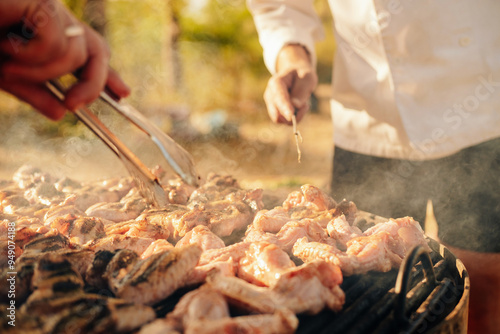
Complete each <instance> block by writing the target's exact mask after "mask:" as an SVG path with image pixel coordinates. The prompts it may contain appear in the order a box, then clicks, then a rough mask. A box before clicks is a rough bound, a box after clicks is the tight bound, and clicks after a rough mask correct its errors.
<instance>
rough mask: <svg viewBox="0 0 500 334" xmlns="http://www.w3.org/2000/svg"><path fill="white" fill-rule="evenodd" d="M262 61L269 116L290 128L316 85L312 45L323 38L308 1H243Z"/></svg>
mask: <svg viewBox="0 0 500 334" xmlns="http://www.w3.org/2000/svg"><path fill="white" fill-rule="evenodd" d="M247 5H248V8H249V10H250V12H251V13H252V15H253V18H254V22H255V26H256V28H257V31H258V33H259V40H260V43H261V45H262V48H263V49H264V61H265V64H266V66H267V68H268V69H269V71H270V72H271V74H273V76H272V77H271V79H270V80H269V82H268V85H267V88H266V91H265V93H264V100H265V102H266V105H267V108H268V112H269V116H270V117H271V120H273V121H274V122H277V123H287V124H291V119H292V115H293V113H294V112H295V113H296V115H297V120H300V119H302V117H303V116H304V115H305V113H306V112H307V110H308V109H309V106H308V103H307V102H308V100H309V97H310V95H311V93H312V92H313V90H314V88H315V87H316V84H317V75H316V72H315V63H316V55H315V49H314V44H315V42H316V41H317V40H319V39H320V38H322V37H323V30H322V26H321V22H320V20H319V18H318V16H317V14H316V12H315V10H314V6H313V1H311V0H284V1H283V0H279V1H278V0H247Z"/></svg>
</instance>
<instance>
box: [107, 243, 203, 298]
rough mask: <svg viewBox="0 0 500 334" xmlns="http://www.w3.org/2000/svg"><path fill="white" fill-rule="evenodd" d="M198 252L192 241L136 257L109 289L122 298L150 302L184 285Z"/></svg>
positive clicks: (165, 296) (199, 253) (194, 264)
mask: <svg viewBox="0 0 500 334" xmlns="http://www.w3.org/2000/svg"><path fill="white" fill-rule="evenodd" d="M200 255H201V248H200V247H199V246H196V245H189V246H186V247H183V248H179V249H177V248H174V249H172V250H170V251H166V252H163V253H157V254H153V255H152V256H150V257H148V258H147V259H144V260H140V261H138V262H137V263H136V264H135V265H134V267H133V268H132V269H131V270H130V271H129V272H128V273H127V274H126V275H125V276H124V277H123V279H121V280H120V281H119V282H117V284H116V285H114V286H112V287H111V288H112V291H113V292H114V293H115V295H116V296H118V297H120V298H123V299H125V300H128V301H131V302H132V301H133V302H139V303H142V304H147V305H152V304H154V303H156V302H159V301H160V300H162V299H165V298H167V297H168V296H170V295H171V294H172V293H173V292H174V291H175V290H177V289H178V288H180V287H182V286H184V284H185V279H186V277H187V276H188V275H189V272H190V271H191V270H192V269H193V268H194V267H195V266H196V264H197V263H198V260H199V258H200Z"/></svg>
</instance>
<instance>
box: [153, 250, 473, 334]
mask: <svg viewBox="0 0 500 334" xmlns="http://www.w3.org/2000/svg"><path fill="white" fill-rule="evenodd" d="M429 244H430V246H431V248H432V249H433V251H432V253H430V254H428V253H427V252H424V253H425V254H422V252H419V249H417V248H416V249H415V250H414V252H412V253H411V254H410V255H409V256H408V257H407V258H406V259H405V261H404V263H403V265H402V268H401V269H400V271H399V273H398V271H396V270H393V271H390V272H387V273H379V272H372V273H368V274H364V275H354V276H349V277H345V278H344V282H343V283H342V286H341V287H342V289H343V290H344V292H345V294H346V300H345V304H344V308H343V309H342V311H340V312H337V313H334V312H332V311H330V310H328V309H324V310H323V311H322V312H320V313H319V314H316V315H314V316H309V315H299V316H298V318H299V327H298V329H297V331H296V333H297V334H320V333H321V334H335V333H342V334H363V333H370V334H372V333H374V334H384V333H428V332H429V331H430V330H432V329H435V328H436V326H438V325H439V324H440V323H441V322H442V321H443V319H445V317H446V316H447V315H448V314H449V313H450V312H451V311H452V310H453V309H454V308H455V306H456V305H457V304H458V302H459V301H460V299H461V297H462V295H463V293H464V278H465V277H464V276H463V273H462V272H459V268H457V264H456V259H455V257H454V256H453V255H452V254H451V253H449V251H447V250H445V252H448V253H449V254H446V253H445V254H444V255H440V253H443V252H442V251H440V250H439V247H441V245H439V244H438V243H436V242H430V243H429ZM415 253H416V254H415ZM412 254H413V258H411V257H412ZM426 257H427V259H428V264H429V265H428V267H427V268H426V263H427V262H426V261H425V260H424V259H425V258H426ZM417 260H422V261H420V262H419V263H417V264H415V263H416V262H417ZM398 275H399V276H400V277H399V278H398ZM402 275H406V278H405V279H403V278H402ZM397 281H400V282H399V285H400V286H399V290H400V291H401V294H398V293H397V292H396V291H398V288H397ZM187 291H189V290H185V289H184V290H178V291H176V292H175V293H174V294H173V295H172V296H170V297H169V298H167V299H166V300H164V301H162V302H161V303H159V304H158V305H156V312H157V315H158V317H164V316H165V315H166V314H167V313H168V312H170V311H172V310H173V309H174V307H175V304H176V303H177V302H178V301H179V299H180V298H181V297H182V296H183V295H184V294H185V293H186V292H187ZM401 295H403V296H405V297H401ZM398 298H401V299H400V301H398Z"/></svg>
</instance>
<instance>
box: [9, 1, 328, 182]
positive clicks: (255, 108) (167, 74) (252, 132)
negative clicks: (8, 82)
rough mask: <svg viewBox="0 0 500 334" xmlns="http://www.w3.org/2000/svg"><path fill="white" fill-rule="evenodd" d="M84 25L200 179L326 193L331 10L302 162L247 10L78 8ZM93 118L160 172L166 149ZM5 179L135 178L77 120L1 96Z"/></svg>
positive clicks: (155, 5)
mask: <svg viewBox="0 0 500 334" xmlns="http://www.w3.org/2000/svg"><path fill="white" fill-rule="evenodd" d="M65 2H66V4H67V5H68V6H69V7H70V9H71V10H72V11H73V12H74V13H75V15H76V16H78V17H79V18H81V19H82V20H84V21H86V22H88V23H89V24H90V25H91V26H92V27H94V28H95V29H96V30H97V31H99V32H100V33H101V34H103V35H104V36H105V38H106V40H107V41H108V43H109V46H110V48H111V52H112V59H111V65H112V67H113V68H115V69H116V70H117V71H118V72H119V73H120V74H121V76H122V77H123V78H124V79H125V81H126V82H127V83H128V84H129V85H130V87H131V88H132V95H131V96H130V98H129V99H128V102H130V103H131V104H132V105H134V106H135V107H136V108H137V109H139V110H140V111H141V112H143V113H144V114H145V115H146V116H147V117H148V118H149V119H150V120H152V121H153V122H155V123H156V124H157V125H158V126H159V127H160V128H161V129H162V130H164V131H165V132H167V133H168V134H170V135H171V136H172V137H173V138H174V139H175V140H176V141H178V142H179V143H180V144H181V145H183V146H184V147H185V148H186V149H187V150H188V151H190V152H191V153H192V154H193V156H194V158H195V162H196V165H197V167H198V169H199V171H200V172H201V173H202V174H204V175H206V174H207V173H209V172H218V173H228V174H232V175H234V176H236V177H237V178H238V179H239V180H240V182H241V183H242V185H243V186H259V187H263V188H267V189H276V188H279V187H294V186H298V185H300V184H303V183H313V184H316V185H317V186H320V187H326V185H327V184H328V182H329V174H330V160H331V150H332V141H331V136H332V133H331V127H330V116H329V110H328V104H327V99H328V95H329V81H330V78H331V60H332V56H333V52H334V47H335V46H334V42H333V37H332V35H331V33H330V31H331V29H330V26H331V24H332V18H331V17H330V13H329V11H328V10H327V1H316V7H317V9H318V12H319V14H320V16H321V18H322V20H323V23H324V26H325V32H326V39H325V40H324V41H323V42H321V43H319V44H318V45H317V52H318V74H319V78H320V85H319V87H318V90H317V91H316V92H315V96H314V99H313V100H312V101H311V102H312V109H313V110H312V111H313V112H312V113H311V114H310V115H308V117H307V118H306V119H305V120H304V121H303V122H301V123H300V124H299V131H300V132H301V134H302V137H303V140H304V141H303V143H302V145H301V150H302V162H301V163H300V164H299V163H298V162H297V151H296V147H295V142H294V136H293V133H292V129H291V128H290V127H286V126H277V125H273V124H271V123H270V121H269V120H268V117H267V112H266V109H265V105H264V102H263V99H262V94H263V92H264V89H265V86H266V83H267V80H268V79H269V74H268V71H267V69H266V68H265V67H264V63H263V60H262V49H261V47H260V45H259V42H258V36H257V33H256V31H255V27H254V24H253V21H252V18H251V15H250V13H249V12H248V10H247V9H246V5H245V1H239V0H219V1H214V0H210V1H209V0H191V1H182V0H180V1H179V0H171V1H163V0H142V1H132V0H72V1H65ZM92 109H93V110H94V111H96V113H98V115H99V117H101V118H102V120H103V121H105V123H106V124H108V126H109V127H110V128H111V129H112V130H113V131H114V132H116V133H117V134H118V135H119V137H120V138H122V139H123V140H124V141H126V143H127V144H128V145H130V147H131V148H132V149H133V151H134V152H136V153H137V154H138V155H139V156H140V157H141V158H142V159H144V160H145V162H146V163H147V164H148V165H149V166H153V165H155V164H163V163H164V162H163V160H161V159H160V157H159V154H158V152H157V151H155V148H154V146H153V145H151V143H150V142H149V141H148V140H147V138H145V136H144V135H143V134H142V133H140V132H138V131H136V130H135V129H134V128H133V127H131V126H130V125H129V124H128V123H126V122H125V121H124V120H123V119H121V118H120V117H118V116H117V115H116V114H114V113H113V112H111V111H110V110H107V109H106V108H102V107H101V106H100V105H98V104H95V105H93V106H92ZM0 142H1V145H0V154H1V156H2V158H1V159H0V178H2V179H5V178H10V177H11V176H12V173H13V172H14V171H15V170H16V169H17V168H19V167H20V166H21V165H23V164H31V165H35V166H37V167H40V168H43V169H45V170H47V171H49V172H51V173H55V174H57V175H59V174H60V175H61V176H70V177H74V178H77V179H89V178H90V179H96V178H104V177H109V176H114V175H116V174H124V175H125V174H126V172H125V170H124V168H123V167H122V166H121V165H120V163H119V161H118V159H117V158H116V157H115V156H114V155H113V154H112V153H111V151H109V150H108V149H107V148H106V147H104V145H102V144H101V143H100V142H99V141H98V140H97V139H96V138H95V136H94V135H93V134H92V133H91V132H90V131H89V130H87V129H86V128H85V127H84V126H83V125H81V124H80V123H79V122H78V121H77V120H76V118H75V117H74V116H73V115H72V114H68V115H67V116H66V117H65V118H64V119H63V120H62V121H61V122H57V123H56V122H52V121H49V120H46V119H45V118H44V117H42V116H40V115H39V114H37V113H35V112H33V110H32V109H31V108H30V107H29V106H28V105H25V104H23V103H21V102H19V101H17V100H16V99H14V98H12V97H10V96H8V95H7V94H4V93H0Z"/></svg>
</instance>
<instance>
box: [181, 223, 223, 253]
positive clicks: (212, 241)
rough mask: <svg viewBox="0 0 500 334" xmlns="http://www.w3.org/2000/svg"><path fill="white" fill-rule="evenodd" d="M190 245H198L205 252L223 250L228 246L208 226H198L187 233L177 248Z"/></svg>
mask: <svg viewBox="0 0 500 334" xmlns="http://www.w3.org/2000/svg"><path fill="white" fill-rule="evenodd" d="M190 244H197V245H199V246H200V247H201V249H202V250H203V251H206V250H208V249H218V248H223V247H225V246H226V245H225V244H224V241H222V239H221V238H219V237H218V236H217V235H216V234H215V233H213V232H212V231H211V230H210V229H209V228H208V227H207V226H204V225H198V226H196V227H195V228H193V229H192V230H191V231H189V232H187V233H186V235H185V236H184V237H182V238H181V239H180V240H179V241H178V242H177V243H176V244H175V247H176V248H179V247H184V246H187V245H190Z"/></svg>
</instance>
